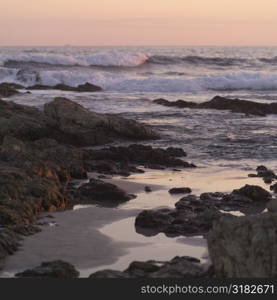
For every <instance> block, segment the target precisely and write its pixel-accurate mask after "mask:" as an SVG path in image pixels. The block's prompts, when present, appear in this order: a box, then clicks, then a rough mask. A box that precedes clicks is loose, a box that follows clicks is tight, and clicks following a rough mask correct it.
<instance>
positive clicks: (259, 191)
mask: <svg viewBox="0 0 277 300" xmlns="http://www.w3.org/2000/svg"><path fill="white" fill-rule="evenodd" d="M232 194H233V195H240V196H243V197H247V198H249V199H251V200H252V201H265V202H266V201H269V200H270V199H271V198H272V196H271V194H270V193H269V192H268V191H266V190H265V189H263V188H262V187H260V186H257V185H248V184H246V185H245V186H244V187H242V188H240V189H238V190H234V191H233V192H232Z"/></svg>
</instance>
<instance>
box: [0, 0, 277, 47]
mask: <svg viewBox="0 0 277 300" xmlns="http://www.w3.org/2000/svg"><path fill="white" fill-rule="evenodd" d="M3 2H4V3H3ZM276 32H277V0H263V1H262V0H240V1H239V0H100V1H98V0H24V1H23V0H2V1H1V6H0V45H65V44H71V45H277V37H276Z"/></svg>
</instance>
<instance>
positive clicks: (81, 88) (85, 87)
mask: <svg viewBox="0 0 277 300" xmlns="http://www.w3.org/2000/svg"><path fill="white" fill-rule="evenodd" d="M27 89H28V90H60V91H68V92H98V91H102V88H101V87H99V86H97V85H94V84H91V83H88V82H87V83H85V84H80V85H78V86H77V87H73V86H69V85H66V84H62V83H59V84H57V85H55V86H49V85H41V84H36V85H33V86H30V87H28V88H27Z"/></svg>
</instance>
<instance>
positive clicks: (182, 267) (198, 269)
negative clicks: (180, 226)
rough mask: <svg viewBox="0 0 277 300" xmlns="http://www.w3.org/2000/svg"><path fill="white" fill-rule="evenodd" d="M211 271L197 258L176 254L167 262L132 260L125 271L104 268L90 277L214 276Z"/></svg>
mask: <svg viewBox="0 0 277 300" xmlns="http://www.w3.org/2000/svg"><path fill="white" fill-rule="evenodd" d="M209 271H210V270H209V268H208V267H206V266H204V265H201V263H200V260H198V259H196V258H193V257H188V256H183V257H179V256H176V257H175V258H173V259H172V260H170V261H167V262H157V261H146V262H138V261H136V262H132V263H131V264H130V266H129V267H128V268H127V269H126V270H125V271H123V272H120V271H114V270H103V271H98V272H96V273H93V274H91V275H90V278H200V277H210V276H212V274H211V273H210V272H209Z"/></svg>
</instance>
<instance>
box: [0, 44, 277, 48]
mask: <svg viewBox="0 0 277 300" xmlns="http://www.w3.org/2000/svg"><path fill="white" fill-rule="evenodd" d="M0 47H277V44H273V45H255V44H253V45H251V44H250V45H238V44H236V45H220V44H218V45H217V44H206V45H205V44H204V45H189V44H179V45H178V44H177V45H174V44H172V45H164V44H157V45H156V44H153V45H151V44H148V45H147V44H137V45H135V44H134V45H124V44H97V45H90V44H88V45H82V44H63V45H59V44H48V45H47V44H42V45H35V44H34V45H32V44H31V45H0Z"/></svg>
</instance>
